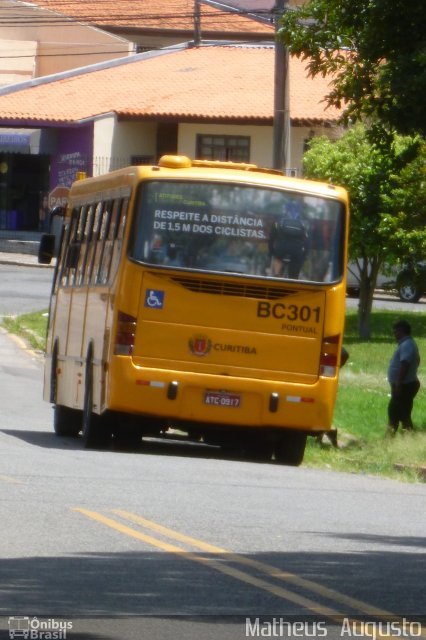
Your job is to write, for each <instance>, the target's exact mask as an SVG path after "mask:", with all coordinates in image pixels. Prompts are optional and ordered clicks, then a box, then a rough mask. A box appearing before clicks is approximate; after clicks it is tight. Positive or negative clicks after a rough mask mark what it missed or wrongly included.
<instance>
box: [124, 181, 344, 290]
mask: <svg viewBox="0 0 426 640" xmlns="http://www.w3.org/2000/svg"><path fill="white" fill-rule="evenodd" d="M344 219H345V218H344V206H343V204H342V203H341V202H338V201H336V200H333V199H328V198H320V197H317V196H314V195H306V194H301V193H298V192H295V191H287V190H280V189H273V188H263V187H258V186H252V185H250V186H246V185H242V184H235V183H216V182H215V183H212V182H205V181H191V182H190V181H159V180H158V181H150V182H145V183H143V184H142V185H141V187H140V193H139V200H138V206H137V210H136V213H135V220H134V224H133V233H132V241H131V246H130V256H131V257H132V258H133V259H135V260H138V261H140V262H144V263H146V264H150V265H158V266H162V267H172V268H181V269H191V270H193V269H196V270H200V271H209V272H222V273H223V272H227V273H236V274H242V275H248V276H256V277H259V276H263V277H272V278H275V277H276V278H288V279H291V280H304V281H307V282H333V281H336V280H338V279H339V278H340V277H341V276H342V264H343V256H342V251H343V249H342V248H343V246H344V237H343V234H344Z"/></svg>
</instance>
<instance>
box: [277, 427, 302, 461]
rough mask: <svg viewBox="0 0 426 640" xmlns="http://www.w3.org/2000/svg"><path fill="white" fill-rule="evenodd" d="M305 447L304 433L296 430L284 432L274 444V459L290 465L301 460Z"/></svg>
mask: <svg viewBox="0 0 426 640" xmlns="http://www.w3.org/2000/svg"><path fill="white" fill-rule="evenodd" d="M305 447H306V433H300V432H298V431H288V432H284V433H283V434H282V436H281V438H280V440H279V442H277V444H276V445H275V461H276V462H278V463H279V464H286V465H288V466H291V467H298V466H299V465H300V464H302V462H303V456H304V455H305Z"/></svg>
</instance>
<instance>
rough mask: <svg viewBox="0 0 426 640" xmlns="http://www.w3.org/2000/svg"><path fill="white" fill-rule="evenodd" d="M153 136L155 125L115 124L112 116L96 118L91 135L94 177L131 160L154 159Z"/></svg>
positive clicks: (136, 123) (155, 129)
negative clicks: (149, 157) (134, 158)
mask: <svg viewBox="0 0 426 640" xmlns="http://www.w3.org/2000/svg"><path fill="white" fill-rule="evenodd" d="M156 134H157V125H156V124H155V123H150V122H118V121H117V119H116V117H115V115H114V114H111V115H107V116H105V117H103V118H99V119H98V120H96V121H95V123H94V132H93V158H94V167H93V175H99V174H101V173H105V171H110V170H112V169H116V168H118V167H121V166H126V165H128V164H130V159H131V156H141V155H142V156H154V157H155V153H156ZM105 162H108V166H107V167H106V166H105Z"/></svg>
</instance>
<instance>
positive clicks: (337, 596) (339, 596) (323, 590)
mask: <svg viewBox="0 0 426 640" xmlns="http://www.w3.org/2000/svg"><path fill="white" fill-rule="evenodd" d="M113 512H114V513H116V514H117V515H119V516H121V517H122V518H125V519H127V520H131V521H132V522H135V523H137V524H140V525H142V526H143V527H146V528H147V529H151V530H152V531H156V532H157V533H160V534H162V535H164V536H168V537H169V538H172V539H174V540H178V541H179V542H184V543H186V544H191V545H193V546H195V547H197V548H198V549H200V550H202V551H207V552H208V553H220V554H226V558H227V559H228V560H231V561H233V562H236V563H238V564H242V565H245V566H247V567H252V568H253V569H257V570H259V571H262V572H263V573H265V574H266V575H268V576H269V577H271V578H276V579H278V580H283V581H287V582H291V583H293V584H295V585H297V586H298V587H302V588H303V589H308V590H309V591H312V592H313V593H316V594H318V595H321V596H323V597H327V598H329V599H330V600H333V601H334V602H339V603H340V604H345V605H348V606H350V607H352V608H354V609H357V610H359V611H361V612H362V613H367V614H369V615H375V616H390V615H392V614H391V613H390V612H388V611H385V610H383V609H378V608H377V607H374V606H373V605H370V604H368V603H366V602H362V601H361V600H358V599H356V598H351V597H350V596H346V595H345V594H343V593H339V592H338V591H334V590H333V589H330V588H328V587H325V586H323V585H321V584H318V583H317V582H313V581H312V580H307V579H305V578H301V577H300V576H297V575H295V574H294V573H290V572H288V571H283V570H282V569H278V568H277V567H274V566H273V565H270V564H267V563H264V562H260V561H258V560H253V559H252V558H247V557H245V556H241V555H239V554H234V553H232V552H229V551H227V550H226V549H223V548H222V547H216V546H214V545H211V544H208V543H206V542H203V541H202V540H197V539H196V538H192V537H190V536H186V535H183V534H182V533H179V532H178V531H174V530H173V529H168V528H167V527H164V526H163V525H160V524H157V523H156V522H152V521H151V520H147V519H146V518H142V517H141V516H138V515H136V514H133V513H129V512H128V511H123V510H121V509H113Z"/></svg>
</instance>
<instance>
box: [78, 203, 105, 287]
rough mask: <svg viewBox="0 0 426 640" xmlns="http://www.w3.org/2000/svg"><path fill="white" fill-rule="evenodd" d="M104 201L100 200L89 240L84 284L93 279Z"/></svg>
mask: <svg viewBox="0 0 426 640" xmlns="http://www.w3.org/2000/svg"><path fill="white" fill-rule="evenodd" d="M102 209H103V202H98V203H97V204H96V208H95V215H94V217H93V226H92V232H91V234H90V237H89V240H88V247H87V259H86V268H85V270H84V279H83V282H84V284H90V283H91V281H92V273H93V267H94V264H95V254H96V248H97V245H98V240H99V234H100V230H101V221H102Z"/></svg>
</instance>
